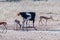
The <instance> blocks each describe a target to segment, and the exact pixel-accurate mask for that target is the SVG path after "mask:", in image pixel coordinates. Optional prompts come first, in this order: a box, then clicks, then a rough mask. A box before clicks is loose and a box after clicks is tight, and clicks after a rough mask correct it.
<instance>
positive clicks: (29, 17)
mask: <svg viewBox="0 0 60 40" xmlns="http://www.w3.org/2000/svg"><path fill="white" fill-rule="evenodd" d="M17 15H18V16H19V15H21V17H22V18H23V30H24V28H25V27H24V23H25V22H26V28H30V27H28V26H27V24H28V23H27V22H28V21H32V22H33V27H31V28H34V29H35V30H37V29H36V28H35V27H34V22H35V16H36V14H35V12H19V13H18V14H17Z"/></svg>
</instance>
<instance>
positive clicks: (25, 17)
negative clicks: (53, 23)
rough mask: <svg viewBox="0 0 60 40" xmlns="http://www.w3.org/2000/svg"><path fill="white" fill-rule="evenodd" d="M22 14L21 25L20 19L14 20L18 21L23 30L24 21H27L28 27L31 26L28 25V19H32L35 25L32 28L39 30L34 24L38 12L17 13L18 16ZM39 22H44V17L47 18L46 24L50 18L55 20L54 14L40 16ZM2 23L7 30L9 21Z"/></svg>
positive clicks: (0, 23)
mask: <svg viewBox="0 0 60 40" xmlns="http://www.w3.org/2000/svg"><path fill="white" fill-rule="evenodd" d="M20 15H21V17H22V18H23V22H22V23H23V24H22V25H21V24H20V21H19V20H17V19H16V20H14V21H15V23H17V24H18V25H19V26H20V28H22V29H23V30H24V23H25V22H26V28H30V27H27V24H28V20H30V21H32V22H33V27H32V28H34V29H35V30H37V29H36V28H35V26H34V22H35V15H36V13H35V12H19V13H18V14H17V16H20ZM39 19H40V20H39V23H40V22H41V23H42V19H45V20H46V25H47V21H48V20H49V19H51V20H54V19H53V17H52V16H50V17H47V16H40V17H39ZM0 25H3V26H4V29H3V31H4V30H5V29H6V32H7V27H6V26H7V22H0Z"/></svg>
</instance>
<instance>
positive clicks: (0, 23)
mask: <svg viewBox="0 0 60 40" xmlns="http://www.w3.org/2000/svg"><path fill="white" fill-rule="evenodd" d="M0 25H3V27H4V29H3V31H2V32H4V30H5V29H6V32H7V27H6V25H7V22H0Z"/></svg>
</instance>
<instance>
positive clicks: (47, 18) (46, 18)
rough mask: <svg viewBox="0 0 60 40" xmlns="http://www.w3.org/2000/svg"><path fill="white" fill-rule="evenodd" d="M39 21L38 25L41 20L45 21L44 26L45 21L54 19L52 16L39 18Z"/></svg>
mask: <svg viewBox="0 0 60 40" xmlns="http://www.w3.org/2000/svg"><path fill="white" fill-rule="evenodd" d="M39 19H40V20H39V23H40V22H41V23H42V19H45V20H46V25H47V20H49V19H51V20H54V19H53V18H52V16H50V17H46V16H40V18H39Z"/></svg>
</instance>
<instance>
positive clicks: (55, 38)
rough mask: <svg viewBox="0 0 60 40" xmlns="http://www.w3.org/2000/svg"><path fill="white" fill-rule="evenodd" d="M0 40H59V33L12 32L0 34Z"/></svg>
mask: <svg viewBox="0 0 60 40" xmlns="http://www.w3.org/2000/svg"><path fill="white" fill-rule="evenodd" d="M0 40H60V32H59V31H28V32H27V31H13V30H8V32H7V33H0Z"/></svg>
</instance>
